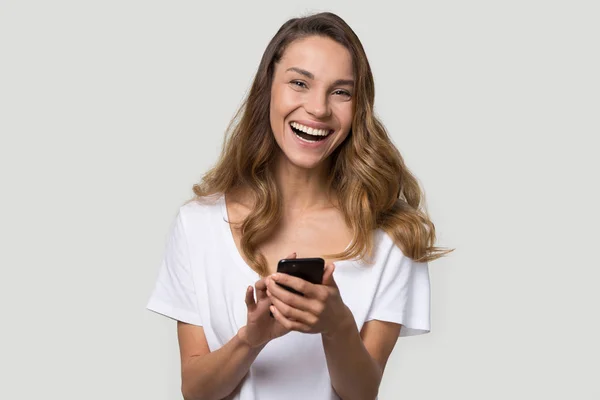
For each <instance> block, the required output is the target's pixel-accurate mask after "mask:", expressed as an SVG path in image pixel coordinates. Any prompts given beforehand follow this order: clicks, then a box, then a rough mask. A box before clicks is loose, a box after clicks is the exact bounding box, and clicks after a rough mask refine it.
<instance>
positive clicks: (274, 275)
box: [271, 273, 279, 281]
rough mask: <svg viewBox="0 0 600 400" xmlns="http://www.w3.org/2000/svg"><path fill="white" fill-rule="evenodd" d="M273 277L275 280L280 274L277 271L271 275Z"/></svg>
mask: <svg viewBox="0 0 600 400" xmlns="http://www.w3.org/2000/svg"><path fill="white" fill-rule="evenodd" d="M271 278H273V280H274V281H276V280H278V279H279V274H277V273H275V274H273V275H271Z"/></svg>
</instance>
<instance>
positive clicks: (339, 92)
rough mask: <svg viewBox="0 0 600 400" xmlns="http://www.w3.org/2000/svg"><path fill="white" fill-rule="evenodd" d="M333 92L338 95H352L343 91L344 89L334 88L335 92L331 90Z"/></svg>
mask: <svg viewBox="0 0 600 400" xmlns="http://www.w3.org/2000/svg"><path fill="white" fill-rule="evenodd" d="M333 94H335V95H338V96H344V97H348V98H349V97H352V95H351V94H350V93H349V92H347V91H345V90H336V91H335V92H333Z"/></svg>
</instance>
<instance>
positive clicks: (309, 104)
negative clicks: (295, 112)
mask: <svg viewBox="0 0 600 400" xmlns="http://www.w3.org/2000/svg"><path fill="white" fill-rule="evenodd" d="M304 108H305V109H306V112H308V113H309V114H311V115H313V116H314V117H315V118H319V119H323V118H326V117H329V116H330V115H331V108H330V107H329V101H328V99H327V95H325V94H319V93H312V94H310V95H309V96H308V97H307V99H306V103H305V105H304Z"/></svg>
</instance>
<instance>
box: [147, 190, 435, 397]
mask: <svg viewBox="0 0 600 400" xmlns="http://www.w3.org/2000/svg"><path fill="white" fill-rule="evenodd" d="M214 199H215V201H213V202H212V203H208V204H201V203H199V202H196V201H195V202H191V203H188V204H186V205H184V206H182V207H181V208H180V209H179V213H178V215H177V217H176V219H175V221H174V223H173V224H172V227H171V232H170V236H169V239H168V242H167V246H166V251H165V254H164V259H163V262H162V266H161V269H160V273H159V275H158V279H157V281H156V286H155V288H154V291H153V293H152V295H151V297H150V300H149V302H148V306H147V308H148V309H149V310H151V311H154V312H157V313H159V314H162V315H165V316H167V317H169V318H172V319H174V320H179V321H182V322H186V323H189V324H194V325H199V326H202V327H203V328H204V334H205V335H206V340H207V342H208V346H209V348H210V350H211V351H214V350H217V349H219V348H220V347H221V346H223V345H224V344H225V343H227V342H228V341H229V340H230V339H231V338H232V337H233V336H234V335H236V334H237V332H238V330H239V329H240V328H241V327H242V326H244V325H245V324H246V304H245V302H244V297H245V293H246V289H247V287H248V286H251V285H252V286H253V285H254V283H255V282H256V281H257V280H259V279H260V277H259V275H258V274H257V273H256V272H254V271H253V270H252V269H251V268H250V267H249V266H248V265H247V264H246V263H245V261H244V259H243V258H242V257H241V255H240V253H239V251H238V249H237V247H236V245H235V241H234V238H233V236H232V233H231V229H230V226H229V225H228V223H227V222H226V220H227V219H228V218H227V209H226V207H225V198H224V196H222V195H221V196H215V198H214ZM374 235H375V248H376V250H375V258H374V260H375V263H374V264H372V265H367V264H366V263H363V262H361V261H357V260H343V261H336V262H334V263H335V266H336V269H335V271H334V278H335V281H336V283H337V285H338V287H339V290H340V294H341V297H342V300H343V301H344V303H345V304H346V305H347V306H348V307H349V308H350V310H351V311H352V314H353V315H354V318H355V320H356V324H357V326H358V329H359V330H360V329H361V328H362V326H363V324H364V323H365V322H367V321H370V320H374V319H376V320H381V321H390V322H395V323H398V324H402V328H401V330H400V336H411V335H417V334H422V333H427V332H429V330H430V285H429V268H428V264H427V263H417V262H414V261H412V260H411V259H409V258H408V257H405V256H404V255H403V254H402V251H401V250H400V248H399V247H397V246H396V245H395V244H394V243H393V241H392V240H391V238H390V237H389V236H388V235H387V233H385V232H384V231H383V230H381V229H378V230H376V231H375V232H374ZM315 256H316V255H315ZM228 398H231V399H237V400H255V399H260V400H281V399H315V400H321V399H338V396H337V395H336V394H335V392H334V391H333V388H332V386H331V381H330V378H329V372H328V370H327V364H326V360H325V353H324V350H323V344H322V341H321V335H318V334H305V333H300V332H294V331H293V332H290V333H288V334H287V335H284V336H282V337H280V338H277V339H275V340H273V341H271V342H269V343H268V344H267V345H266V346H265V348H264V349H263V350H262V351H261V352H260V354H259V355H258V357H257V358H256V360H255V361H254V363H253V364H252V366H251V367H250V370H249V372H248V374H247V376H246V377H245V378H244V383H243V384H242V385H241V386H240V387H239V389H238V390H237V392H236V393H234V394H232V396H231V397H228Z"/></svg>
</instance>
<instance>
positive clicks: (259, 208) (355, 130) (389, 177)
mask: <svg viewBox="0 0 600 400" xmlns="http://www.w3.org/2000/svg"><path fill="white" fill-rule="evenodd" d="M315 35H316V36H323V37H328V38H331V39H333V40H335V41H336V42H338V43H340V44H341V45H343V46H345V47H346V48H347V49H348V51H349V52H350V54H351V56H352V60H353V69H354V77H355V87H354V91H353V93H354V117H353V122H352V128H351V131H350V134H349V135H348V137H347V138H346V140H345V141H344V142H343V143H341V144H340V145H339V146H338V148H337V149H336V150H335V151H334V152H333V153H332V154H331V156H330V157H331V164H330V165H331V173H330V175H329V185H330V186H329V187H330V188H332V191H333V192H334V193H335V194H336V195H337V201H338V203H339V208H340V211H341V212H342V213H343V215H344V218H345V221H346V223H347V224H348V226H349V227H350V228H351V229H352V231H353V233H354V237H353V240H352V243H351V244H350V246H349V247H348V248H347V249H346V250H345V251H343V252H341V253H337V254H332V255H331V254H329V255H324V257H327V258H333V259H350V258H360V259H368V258H369V257H370V256H371V255H372V253H373V249H374V243H373V239H374V237H373V232H374V230H375V229H377V228H381V229H383V230H384V231H385V232H387V233H388V234H389V235H390V237H391V238H392V239H393V240H394V242H395V243H396V244H397V245H398V246H399V247H400V249H401V250H402V252H403V253H404V254H405V255H406V256H407V257H410V258H411V259H413V260H415V261H420V262H426V261H432V260H435V259H437V258H439V257H441V256H443V255H445V254H447V253H449V252H450V251H452V250H447V249H443V248H440V247H436V246H435V245H434V244H435V240H436V235H435V226H434V224H433V222H431V220H430V218H429V216H428V214H427V211H426V209H425V205H424V204H423V203H424V201H423V192H422V191H421V188H420V186H419V184H418V182H417V180H416V179H415V177H414V176H413V175H412V174H411V172H410V171H409V170H408V168H407V167H406V165H405V164H404V160H403V159H402V156H401V155H400V152H399V151H398V149H397V148H396V147H395V146H394V145H393V143H392V142H391V140H390V138H389V136H388V134H387V132H386V130H385V128H384V126H383V124H382V123H381V122H380V121H379V120H378V119H377V117H376V116H375V115H374V113H373V104H374V100H375V85H374V82H373V75H372V73H371V67H370V65H369V62H368V60H367V57H366V54H365V51H364V49H363V47H362V44H361V43H360V40H359V39H358V37H357V36H356V34H355V33H354V31H352V29H351V28H350V27H349V26H348V25H347V24H346V22H345V21H344V20H342V19H341V18H340V17H338V16H337V15H335V14H332V13H319V14H315V15H311V16H307V17H303V18H293V19H290V20H289V21H287V22H286V23H284V24H283V25H282V26H281V28H280V29H279V31H278V32H277V33H276V35H275V36H274V37H273V39H271V41H270V43H269V45H268V46H267V48H266V50H265V52H264V54H263V57H262V59H261V62H260V65H259V67H258V71H257V73H256V76H255V78H254V81H253V83H252V86H251V88H250V91H249V93H248V96H247V98H246V99H245V101H244V103H243V104H242V106H241V107H240V109H239V110H238V112H237V114H236V116H235V117H234V118H233V120H232V122H231V124H230V126H229V127H228V129H227V135H226V139H225V142H224V145H223V150H222V153H221V156H220V158H219V160H218V162H217V164H216V165H215V166H214V167H213V168H212V169H210V170H209V171H208V172H207V173H206V174H205V175H204V176H203V178H202V180H201V182H200V183H198V184H196V185H194V187H193V191H194V194H195V197H194V199H195V200H201V199H202V198H204V197H207V196H211V195H215V194H219V193H221V194H222V193H225V194H227V193H229V192H231V191H233V190H235V189H237V188H244V189H245V190H247V191H248V192H249V193H251V194H252V195H253V200H254V202H253V203H254V207H253V209H252V210H251V211H250V213H249V214H248V215H247V217H246V218H245V220H244V221H243V222H242V224H241V241H240V243H241V249H242V252H243V253H244V256H245V257H246V259H247V260H248V261H249V264H250V267H251V268H252V269H254V270H255V271H256V272H257V273H259V274H260V275H261V276H265V275H266V274H267V271H268V269H267V262H266V258H265V257H264V255H263V254H262V253H261V252H260V251H259V246H260V244H261V243H263V242H264V241H266V240H267V239H268V238H269V237H270V236H271V235H272V234H273V233H274V231H275V229H276V228H277V225H278V222H279V219H280V217H281V198H280V194H279V190H278V188H277V185H276V181H275V171H274V165H275V164H274V161H275V158H276V157H275V156H276V154H277V152H278V151H280V150H279V147H278V145H277V143H276V142H275V139H274V137H273V133H272V130H271V126H270V119H269V105H270V100H271V84H272V81H273V73H274V68H275V65H276V64H277V63H278V62H279V60H280V59H281V57H282V55H283V53H284V51H285V49H286V47H287V46H288V45H289V44H290V43H291V42H293V41H295V40H298V39H301V38H305V37H308V36H315Z"/></svg>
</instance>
